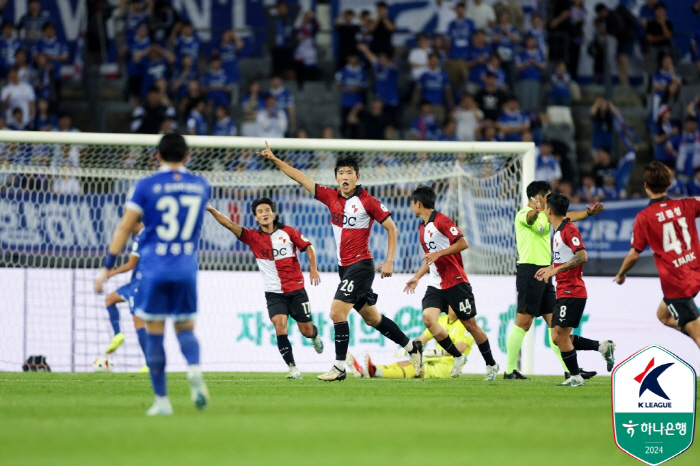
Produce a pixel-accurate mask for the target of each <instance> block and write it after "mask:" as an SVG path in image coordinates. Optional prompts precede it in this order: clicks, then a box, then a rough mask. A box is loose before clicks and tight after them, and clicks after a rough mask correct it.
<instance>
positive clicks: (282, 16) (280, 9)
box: [264, 0, 299, 79]
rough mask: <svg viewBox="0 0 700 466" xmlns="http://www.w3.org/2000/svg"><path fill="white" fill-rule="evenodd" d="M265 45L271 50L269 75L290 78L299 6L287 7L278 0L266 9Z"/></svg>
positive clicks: (282, 0)
mask: <svg viewBox="0 0 700 466" xmlns="http://www.w3.org/2000/svg"><path fill="white" fill-rule="evenodd" d="M264 11H265V15H266V16H267V31H268V40H267V43H268V44H269V45H270V46H271V50H272V70H271V73H270V74H274V75H281V76H286V77H287V79H289V78H290V77H291V75H289V73H290V72H292V71H293V70H294V58H293V57H294V42H295V40H296V37H295V36H294V21H295V19H296V17H297V14H299V5H289V4H288V3H287V2H286V1H284V0H280V1H278V2H277V3H276V4H275V5H273V6H270V7H268V8H266V9H265V10H264Z"/></svg>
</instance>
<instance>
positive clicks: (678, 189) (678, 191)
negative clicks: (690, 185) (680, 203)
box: [668, 178, 688, 197]
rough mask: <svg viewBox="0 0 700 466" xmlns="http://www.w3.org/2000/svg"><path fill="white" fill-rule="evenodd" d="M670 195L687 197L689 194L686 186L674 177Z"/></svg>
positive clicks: (669, 191) (669, 188) (669, 190)
mask: <svg viewBox="0 0 700 466" xmlns="http://www.w3.org/2000/svg"><path fill="white" fill-rule="evenodd" d="M668 195H669V196H673V197H685V196H687V195H688V192H687V191H686V186H685V185H684V184H683V183H681V182H680V181H678V178H673V181H672V182H671V186H669V187H668Z"/></svg>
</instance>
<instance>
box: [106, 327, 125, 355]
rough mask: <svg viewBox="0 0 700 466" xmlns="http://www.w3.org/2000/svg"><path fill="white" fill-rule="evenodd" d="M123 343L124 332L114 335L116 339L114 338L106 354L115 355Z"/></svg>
mask: <svg viewBox="0 0 700 466" xmlns="http://www.w3.org/2000/svg"><path fill="white" fill-rule="evenodd" d="M123 343H124V334H123V333H122V332H119V333H117V334H116V335H114V337H113V338H112V342H111V343H110V344H109V346H108V347H107V349H106V350H105V353H107V354H112V353H114V352H115V351H117V348H119V347H120V346H121V345H122V344H123Z"/></svg>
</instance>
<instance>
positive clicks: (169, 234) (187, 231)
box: [156, 195, 202, 241]
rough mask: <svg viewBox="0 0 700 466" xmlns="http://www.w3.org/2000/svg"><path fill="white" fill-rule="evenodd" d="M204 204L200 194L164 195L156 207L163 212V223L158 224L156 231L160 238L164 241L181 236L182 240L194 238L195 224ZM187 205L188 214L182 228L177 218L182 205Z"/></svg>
mask: <svg viewBox="0 0 700 466" xmlns="http://www.w3.org/2000/svg"><path fill="white" fill-rule="evenodd" d="M201 204H202V198H201V197H199V196H186V195H183V196H180V197H178V198H177V199H176V198H175V197H173V196H163V197H161V198H160V199H158V202H156V209H157V210H159V211H160V212H163V215H162V217H161V220H162V222H163V225H158V227H157V228H156V233H157V234H158V238H160V239H161V240H163V241H172V240H174V239H175V238H177V237H178V235H179V236H180V239H181V240H182V241H188V240H189V239H190V238H192V233H193V232H194V226H195V224H196V222H197V216H198V215H199V207H200V206H201ZM181 206H182V207H187V216H186V217H185V224H184V225H182V228H180V222H179V220H178V218H177V216H178V214H179V213H180V207H181Z"/></svg>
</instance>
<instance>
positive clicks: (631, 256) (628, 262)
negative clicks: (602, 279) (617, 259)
mask: <svg viewBox="0 0 700 466" xmlns="http://www.w3.org/2000/svg"><path fill="white" fill-rule="evenodd" d="M638 260H639V253H638V252H637V250H636V249H634V248H631V249H630V252H628V253H627V256H626V257H625V260H624V261H622V266H621V267H620V271H619V272H617V275H615V283H617V284H618V285H622V284H623V283H625V279H626V278H627V272H629V271H630V270H632V268H633V267H634V266H635V265H637V261H638Z"/></svg>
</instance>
